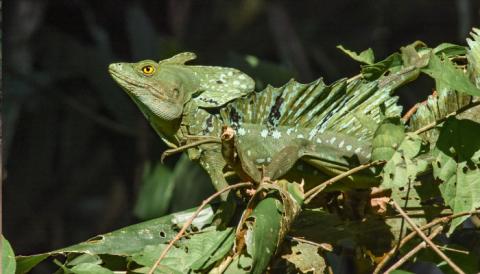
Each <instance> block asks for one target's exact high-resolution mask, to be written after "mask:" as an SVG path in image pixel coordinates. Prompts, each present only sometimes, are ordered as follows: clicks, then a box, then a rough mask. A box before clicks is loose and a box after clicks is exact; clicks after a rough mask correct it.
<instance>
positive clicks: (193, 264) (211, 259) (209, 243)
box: [132, 228, 234, 273]
mask: <svg viewBox="0 0 480 274" xmlns="http://www.w3.org/2000/svg"><path fill="white" fill-rule="evenodd" d="M233 241H234V233H233V229H231V228H228V229H226V230H223V231H218V230H210V231H205V232H200V233H197V234H193V235H192V236H190V238H189V239H184V240H182V241H180V242H178V243H177V245H176V246H174V247H172V248H171V249H170V250H169V252H168V253H167V255H166V256H165V258H164V259H162V263H161V264H162V266H166V267H168V269H170V270H172V271H173V272H174V273H187V272H188V271H189V270H190V269H194V270H202V269H206V268H208V267H210V266H211V265H212V264H214V263H215V262H216V261H217V260H219V259H221V258H223V257H224V255H225V254H226V253H227V252H228V251H230V250H231V248H232V246H233ZM166 246H167V245H166V244H160V245H157V246H152V245H149V246H146V247H145V248H144V249H143V250H142V251H140V252H138V253H136V254H133V255H132V260H133V261H135V262H136V263H138V264H140V265H143V266H148V267H151V266H153V264H154V263H155V261H156V260H157V259H158V257H159V256H160V254H161V253H162V252H163V250H164V249H165V248H166ZM160 272H161V273H163V272H162V271H160Z"/></svg>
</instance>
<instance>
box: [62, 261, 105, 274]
mask: <svg viewBox="0 0 480 274" xmlns="http://www.w3.org/2000/svg"><path fill="white" fill-rule="evenodd" d="M70 270H71V271H72V273H75V274H113V271H111V270H109V269H106V268H104V267H101V266H99V265H97V264H92V263H80V264H78V265H76V266H74V267H72V268H71V269H70Z"/></svg>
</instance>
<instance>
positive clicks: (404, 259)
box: [385, 226, 443, 274]
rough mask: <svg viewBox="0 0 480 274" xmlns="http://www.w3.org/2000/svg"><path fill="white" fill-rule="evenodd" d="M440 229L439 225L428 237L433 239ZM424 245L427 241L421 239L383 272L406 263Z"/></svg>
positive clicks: (388, 271) (390, 270)
mask: <svg viewBox="0 0 480 274" xmlns="http://www.w3.org/2000/svg"><path fill="white" fill-rule="evenodd" d="M442 230H443V227H441V226H439V227H437V228H436V229H435V230H434V231H433V232H432V234H430V235H429V236H428V239H430V240H433V238H435V237H436V236H437V235H438V234H439V233H440V232H441V231H442ZM425 247H427V243H426V242H425V241H422V242H421V243H419V244H418V245H417V246H415V247H414V248H413V249H412V250H410V251H409V252H407V254H405V255H403V257H402V258H400V259H399V260H398V261H397V262H395V263H394V264H393V265H392V266H391V267H390V268H388V269H387V270H386V271H385V274H388V273H390V272H392V271H393V270H395V269H397V268H399V267H400V266H402V265H403V264H404V263H406V262H407V261H408V260H410V258H411V257H413V256H414V255H415V254H417V252H418V251H420V250H422V249H424V248H425Z"/></svg>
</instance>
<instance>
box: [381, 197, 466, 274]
mask: <svg viewBox="0 0 480 274" xmlns="http://www.w3.org/2000/svg"><path fill="white" fill-rule="evenodd" d="M390 204H391V205H392V206H393V207H394V208H395V210H396V211H398V212H399V213H400V214H401V215H402V217H403V218H404V219H405V221H407V223H408V224H409V225H410V227H411V228H412V229H413V230H415V231H416V232H417V234H418V235H419V236H420V237H421V238H422V239H423V240H424V241H425V242H427V244H428V245H429V246H430V248H431V249H432V250H433V251H435V252H436V253H437V254H438V256H440V257H441V258H442V259H443V260H445V262H447V264H448V265H450V267H451V268H452V269H453V270H454V271H455V272H457V273H462V274H464V273H465V272H463V271H462V270H461V269H460V268H459V267H458V266H457V265H456V264H455V263H454V262H453V261H452V260H450V258H449V257H448V256H447V255H445V253H443V252H442V251H441V250H440V249H439V248H438V247H437V246H436V245H435V244H434V243H433V242H432V241H431V240H430V239H429V238H428V237H427V236H426V235H425V233H423V232H422V231H421V230H420V228H418V226H417V225H416V224H415V223H414V222H413V220H412V219H411V218H410V217H408V215H407V214H406V213H405V211H403V209H402V208H401V207H400V206H399V205H398V204H397V203H396V202H395V201H394V200H391V201H390Z"/></svg>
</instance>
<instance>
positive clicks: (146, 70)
mask: <svg viewBox="0 0 480 274" xmlns="http://www.w3.org/2000/svg"><path fill="white" fill-rule="evenodd" d="M142 72H143V74H145V75H147V76H150V75H152V74H153V73H154V72H155V68H154V67H153V66H151V65H146V66H144V67H143V68H142Z"/></svg>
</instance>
